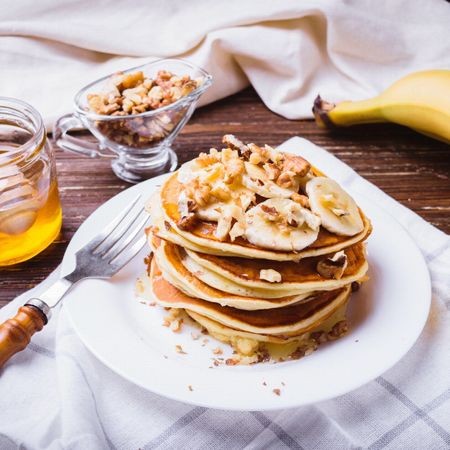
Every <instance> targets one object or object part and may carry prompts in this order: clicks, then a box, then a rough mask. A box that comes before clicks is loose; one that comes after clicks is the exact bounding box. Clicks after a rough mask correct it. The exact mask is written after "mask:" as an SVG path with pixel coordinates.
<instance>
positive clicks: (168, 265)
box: [151, 237, 313, 310]
mask: <svg viewBox="0 0 450 450" xmlns="http://www.w3.org/2000/svg"><path fill="white" fill-rule="evenodd" d="M151 242H152V249H153V251H154V254H155V258H156V261H157V263H158V266H159V268H160V269H161V271H162V272H163V274H164V276H165V278H166V279H168V280H169V281H170V282H171V283H172V284H175V285H176V286H177V287H178V288H179V289H181V290H182V291H184V292H186V293H187V294H188V295H191V296H193V297H199V298H202V299H204V300H208V301H212V302H215V303H219V304H221V305H223V306H233V307H235V308H241V309H248V310H254V309H268V308H279V307H282V306H286V305H289V304H293V303H297V302H299V301H302V300H304V299H305V298H306V297H308V296H310V295H311V294H312V293H313V292H312V291H311V292H308V291H305V292H302V293H300V294H298V293H296V294H291V292H292V290H288V291H285V290H283V289H279V290H272V291H268V290H266V289H258V288H251V287H250V288H246V287H244V286H241V285H238V284H236V283H234V282H232V281H229V280H227V279H225V278H223V277H220V276H216V277H215V279H214V281H215V282H214V283H213V282H211V283H212V285H208V284H207V283H204V282H203V281H202V280H200V278H199V271H198V270H194V271H193V272H190V271H189V270H188V269H187V268H186V267H185V266H184V264H183V261H182V256H181V255H183V256H186V254H185V252H184V250H183V249H182V248H181V247H179V246H176V245H174V244H172V243H170V242H167V241H164V240H161V239H159V238H157V237H153V239H152V241H151ZM230 293H231V294H232V295H230Z"/></svg>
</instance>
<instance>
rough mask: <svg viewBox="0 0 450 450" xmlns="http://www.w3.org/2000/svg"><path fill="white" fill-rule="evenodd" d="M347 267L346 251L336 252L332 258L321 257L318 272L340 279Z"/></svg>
mask: <svg viewBox="0 0 450 450" xmlns="http://www.w3.org/2000/svg"><path fill="white" fill-rule="evenodd" d="M346 268H347V255H346V254H345V253H344V251H340V252H337V253H335V254H334V255H333V256H332V257H331V258H325V259H321V260H320V261H319V262H318V263H317V267H316V269H317V272H318V273H319V274H320V275H321V276H323V277H324V278H328V279H335V280H339V279H340V278H342V275H344V272H345V269H346Z"/></svg>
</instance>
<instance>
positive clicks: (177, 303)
mask: <svg viewBox="0 0 450 450" xmlns="http://www.w3.org/2000/svg"><path fill="white" fill-rule="evenodd" d="M150 280H151V289H152V294H153V298H154V300H155V301H156V302H157V303H159V304H160V305H162V306H164V307H169V308H182V309H187V310H189V311H194V312H197V313H199V314H201V315H203V316H206V317H208V318H210V319H212V320H214V321H216V322H219V323H221V324H223V325H225V326H228V327H231V328H233V329H236V330H241V331H247V332H250V333H261V334H269V335H276V336H298V335H300V334H303V333H306V332H308V331H311V330H312V329H314V328H315V327H317V326H318V325H319V324H320V323H321V322H323V321H324V320H326V319H327V318H328V317H329V316H331V315H332V314H333V313H334V312H335V311H336V310H337V309H338V308H339V307H341V306H342V305H343V304H344V303H345V302H346V301H347V299H348V297H349V294H350V288H349V287H345V288H342V289H338V290H336V291H326V292H321V293H318V294H316V295H315V296H314V298H313V299H311V300H309V301H308V302H306V303H297V304H295V305H291V306H286V307H284V308H272V309H267V310H263V311H246V310H240V309H236V308H232V307H229V306H220V305H218V304H216V303H212V302H207V301H205V300H201V299H198V298H194V297H190V296H188V295H186V294H185V293H183V292H182V291H180V290H179V289H177V288H176V287H175V286H173V285H172V284H171V283H169V282H168V281H167V280H165V279H164V277H163V276H162V272H161V271H160V269H159V268H158V266H157V264H156V261H155V259H153V260H152V262H151V272H150Z"/></svg>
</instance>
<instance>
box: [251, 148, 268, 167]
mask: <svg viewBox="0 0 450 450" xmlns="http://www.w3.org/2000/svg"><path fill="white" fill-rule="evenodd" d="M247 147H248V148H249V150H250V151H251V152H252V154H251V155H249V158H251V157H253V155H254V154H256V155H258V156H257V157H254V158H257V160H258V162H257V163H256V164H260V163H266V162H267V161H268V160H269V157H270V155H269V152H268V150H267V148H261V147H259V146H258V145H256V144H253V143H252V144H247ZM250 162H251V161H250ZM253 164H255V163H253Z"/></svg>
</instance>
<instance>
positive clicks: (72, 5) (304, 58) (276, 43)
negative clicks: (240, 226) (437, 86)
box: [0, 0, 450, 125]
mask: <svg viewBox="0 0 450 450" xmlns="http://www.w3.org/2000/svg"><path fill="white" fill-rule="evenodd" d="M449 24H450V6H449V4H448V3H446V2H445V1H444V0H427V1H420V0H376V1H373V0H372V1H370V0H347V1H344V0H315V1H308V0H302V1H300V0H276V1H275V0H214V1H206V0H189V1H188V2H186V1H184V0H166V1H161V0H159V1H158V0H133V1H128V2H126V1H117V0H116V1H114V0H102V1H92V0H77V1H73V0H57V1H56V0H39V1H35V0H20V1H17V0H2V1H1V2H0V95H6V96H12V97H18V98H21V99H23V100H25V101H28V102H30V103H31V104H33V105H34V106H35V107H36V108H37V109H38V110H39V111H41V113H42V114H43V116H44V118H45V121H46V123H47V125H50V124H51V123H52V122H53V121H54V120H55V119H56V118H57V117H58V116H59V115H61V114H63V113H66V112H70V110H71V108H72V98H73V96H74V94H75V93H76V92H77V91H78V90H79V88H81V87H82V86H83V85H85V84H87V83H88V82H89V81H92V80H94V79H96V78H98V77H100V76H102V75H106V74H108V73H110V72H113V71H115V70H118V69H124V68H127V67H131V66H134V65H137V64H140V63H142V62H146V61H150V60H152V59H155V58H161V57H168V56H177V57H182V58H186V59H189V60H191V61H192V62H194V63H196V64H198V65H201V66H202V67H204V68H205V69H207V70H208V71H210V72H211V73H212V74H213V76H214V79H215V83H214V86H213V87H212V88H211V89H210V91H209V92H208V93H207V94H206V95H205V97H204V99H203V103H205V102H210V101H213V100H216V99H218V98H222V97H225V96H227V95H230V94H232V93H234V92H237V91H238V90H240V89H242V88H243V87H244V86H246V85H247V84H248V83H249V82H250V83H251V84H253V86H254V87H255V89H256V90H257V92H258V93H259V95H260V96H261V98H262V100H263V101H264V103H265V104H266V105H267V106H268V107H269V108H270V109H272V110H273V111H275V112H277V113H279V114H281V115H283V116H285V117H287V118H289V119H293V118H303V117H309V116H310V115H311V106H312V102H313V99H314V97H315V95H316V94H317V93H318V92H320V93H321V94H322V95H323V96H324V97H325V98H330V99H333V100H342V99H345V98H348V99H350V98H351V99H359V98H363V97H366V96H371V95H373V94H375V93H377V92H379V91H380V90H382V89H383V88H384V87H386V86H387V85H389V84H390V83H391V82H392V81H394V80H396V79H398V78H399V77H401V76H402V75H404V74H406V73H409V72H412V71H416V70H421V69H430V68H435V69H438V68H447V69H448V68H450V39H449V38H448V29H449Z"/></svg>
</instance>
